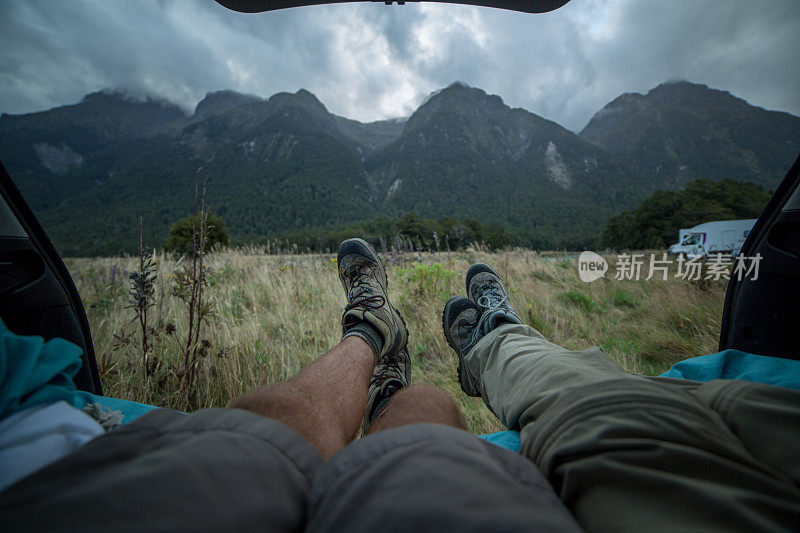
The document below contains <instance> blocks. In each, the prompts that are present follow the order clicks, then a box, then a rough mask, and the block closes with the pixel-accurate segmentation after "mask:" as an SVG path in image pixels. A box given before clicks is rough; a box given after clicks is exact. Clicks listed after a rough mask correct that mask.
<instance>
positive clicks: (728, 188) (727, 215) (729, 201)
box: [602, 179, 772, 249]
mask: <svg viewBox="0 0 800 533" xmlns="http://www.w3.org/2000/svg"><path fill="white" fill-rule="evenodd" d="M770 196H772V191H768V190H766V189H764V188H763V187H761V186H760V185H756V184H754V183H741V182H737V181H733V180H729V179H727V180H722V181H716V182H715V181H709V180H695V181H693V182H692V183H690V184H688V185H687V186H686V188H685V189H683V190H680V191H656V192H655V193H653V194H652V195H651V196H650V197H648V198H647V199H646V200H644V201H643V202H642V203H641V204H640V205H639V206H638V207H637V208H636V209H633V210H631V211H623V212H622V213H620V214H618V215H615V216H613V217H611V218H610V219H609V221H608V224H607V225H606V229H605V231H604V232H603V237H602V245H603V246H607V247H609V248H614V249H626V248H627V249H645V248H663V247H665V246H669V245H670V244H672V243H673V242H675V241H676V240H677V237H678V230H679V229H681V228H691V227H693V226H696V225H698V224H702V223H704V222H711V221H713V220H735V219H747V218H756V217H758V216H759V215H760V214H761V211H762V210H763V209H764V206H765V205H766V204H767V201H768V200H769V198H770Z"/></svg>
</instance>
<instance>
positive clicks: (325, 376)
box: [231, 337, 375, 460]
mask: <svg viewBox="0 0 800 533" xmlns="http://www.w3.org/2000/svg"><path fill="white" fill-rule="evenodd" d="M374 365H375V355H374V353H373V351H372V349H371V348H370V347H369V345H368V344H367V343H366V342H364V341H363V340H361V339H360V338H358V337H347V338H346V339H344V340H342V342H340V343H339V345H338V346H336V347H335V348H333V349H332V350H331V351H329V352H328V353H326V354H325V355H323V356H322V357H320V358H319V359H317V360H316V361H314V362H313V363H311V364H310V365H308V367H306V368H305V369H303V370H302V371H301V372H300V373H299V374H297V376H295V377H293V378H292V379H291V380H289V381H287V382H284V383H275V384H272V385H267V386H264V387H261V388H260V389H257V390H255V391H253V392H250V393H247V394H245V395H243V396H242V397H240V398H239V399H237V400H236V401H234V402H233V404H231V407H234V408H236V409H245V410H247V411H251V412H254V413H256V414H259V415H261V416H266V417H269V418H272V419H275V420H278V421H280V422H283V423H284V424H286V425H287V426H289V427H290V428H292V429H294V430H295V431H297V432H298V433H299V434H300V435H302V436H303V437H304V438H305V439H306V440H307V441H308V442H310V443H311V444H312V445H313V446H314V447H315V448H316V449H317V450H318V451H319V453H320V454H321V455H322V458H323V459H325V460H327V459H328V458H329V457H330V456H332V455H333V454H334V453H336V452H337V451H339V450H340V449H341V448H343V447H344V446H346V445H347V444H348V443H349V442H351V441H352V440H353V439H354V438H355V436H356V432H357V431H358V428H359V426H360V425H361V420H362V418H363V417H364V409H365V406H366V403H367V387H368V386H369V380H370V376H371V375H372V369H373V367H374Z"/></svg>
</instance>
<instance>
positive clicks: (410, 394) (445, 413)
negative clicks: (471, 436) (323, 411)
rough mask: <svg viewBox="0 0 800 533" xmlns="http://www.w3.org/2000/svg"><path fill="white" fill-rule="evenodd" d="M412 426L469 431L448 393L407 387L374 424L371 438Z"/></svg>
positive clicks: (440, 390) (370, 432) (418, 386)
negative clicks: (430, 426)
mask: <svg viewBox="0 0 800 533" xmlns="http://www.w3.org/2000/svg"><path fill="white" fill-rule="evenodd" d="M411 424H441V425H443V426H450V427H453V428H456V429H466V426H464V420H463V419H462V418H461V412H460V411H459V410H458V406H457V405H456V403H455V402H454V401H453V399H452V398H451V397H450V395H449V394H447V393H446V392H445V391H443V390H442V389H440V388H439V387H433V386H430V385H412V386H410V387H405V388H403V389H402V390H400V391H398V392H397V393H395V395H394V396H392V400H391V401H390V402H389V406H388V407H387V408H386V410H385V411H384V412H383V413H382V414H381V415H380V417H378V419H377V420H376V421H375V422H374V423H373V424H372V427H371V428H370V431H369V434H373V433H376V432H378V431H383V430H386V429H392V428H396V427H400V426H408V425H411Z"/></svg>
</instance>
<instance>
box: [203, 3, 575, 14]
mask: <svg viewBox="0 0 800 533" xmlns="http://www.w3.org/2000/svg"><path fill="white" fill-rule="evenodd" d="M352 1H358V2H367V1H369V2H380V3H385V4H392V3H396V4H404V3H405V2H404V1H395V2H392V1H389V0H217V3H219V4H220V5H222V6H224V7H227V8H228V9H231V10H233V11H239V12H240V13H260V12H262V11H273V10H275V9H286V8H289V7H301V6H313V5H320V4H342V3H345V2H352ZM408 1H409V2H419V1H429V0H408ZM433 1H437V2H439V3H447V4H467V5H473V6H483V7H495V8H498V9H509V10H512V11H522V12H524V13H546V12H548V11H553V10H554V9H558V8H559V7H561V6H563V5H564V4H566V3H567V2H569V0H433Z"/></svg>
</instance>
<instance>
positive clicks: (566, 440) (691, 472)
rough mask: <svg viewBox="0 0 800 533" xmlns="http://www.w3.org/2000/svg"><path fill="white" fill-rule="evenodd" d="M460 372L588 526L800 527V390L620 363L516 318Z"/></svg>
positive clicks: (631, 528) (495, 333) (684, 528)
mask: <svg viewBox="0 0 800 533" xmlns="http://www.w3.org/2000/svg"><path fill="white" fill-rule="evenodd" d="M464 363H465V370H466V372H467V376H468V377H469V378H471V379H472V383H473V384H474V385H475V388H476V389H477V391H476V392H479V393H480V395H481V396H482V397H483V399H484V401H485V402H486V405H487V406H488V407H489V408H490V409H491V410H492V412H493V413H494V414H495V415H497V417H498V418H499V419H500V421H501V422H502V423H503V424H505V425H506V426H507V427H508V428H509V429H517V430H520V431H521V440H522V449H521V451H520V453H522V454H524V455H525V456H527V457H528V458H529V459H530V460H531V461H533V462H534V463H535V464H536V466H537V467H539V469H540V470H541V471H542V472H543V473H544V474H545V476H546V477H547V478H548V480H549V481H550V483H551V484H552V485H553V487H554V488H555V490H556V493H557V494H559V496H560V497H561V498H562V500H563V501H564V503H565V504H566V505H567V507H568V508H569V509H570V510H571V511H572V513H573V514H574V515H575V517H576V518H577V520H578V522H579V523H580V524H581V525H582V526H583V527H584V528H585V529H586V530H588V531H613V532H617V531H646V532H648V533H654V532H658V531H670V532H673V531H681V532H687V531H721V530H722V531H800V489H799V488H798V485H799V484H800V392H799V391H795V390H791V389H786V388H782V387H773V386H769V385H763V384H759V383H750V382H745V381H738V380H737V381H732V380H715V381H711V382H708V383H702V382H696V381H686V380H678V379H671V378H657V377H644V376H638V375H632V374H628V373H627V372H626V371H625V370H624V369H623V368H622V367H620V366H619V365H617V364H616V363H615V362H613V361H612V360H611V359H609V358H608V356H607V355H606V354H605V353H603V351H602V350H600V349H599V348H591V349H589V350H584V351H570V350H566V349H564V348H561V347H560V346H557V345H555V344H553V343H551V342H548V341H547V340H545V338H544V337H543V336H542V335H541V334H540V333H539V332H537V331H536V330H534V329H533V328H531V327H529V326H525V325H512V324H507V325H503V326H500V327H498V328H497V329H495V330H494V331H492V332H491V333H490V334H488V335H487V336H486V337H484V338H483V339H481V340H480V342H479V343H478V344H477V345H476V346H475V347H474V348H473V349H472V350H471V351H470V352H469V353H468V354H467V356H466V358H465V362H464Z"/></svg>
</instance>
